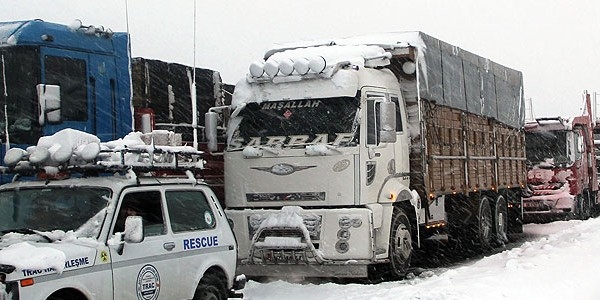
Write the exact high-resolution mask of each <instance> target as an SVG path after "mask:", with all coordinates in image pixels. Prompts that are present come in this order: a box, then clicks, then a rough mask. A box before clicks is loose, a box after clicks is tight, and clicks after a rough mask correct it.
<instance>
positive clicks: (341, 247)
mask: <svg viewBox="0 0 600 300" xmlns="http://www.w3.org/2000/svg"><path fill="white" fill-rule="evenodd" d="M335 250H336V251H337V252H339V253H346V252H348V250H350V245H349V244H348V242H346V241H338V242H337V243H336V244H335Z"/></svg>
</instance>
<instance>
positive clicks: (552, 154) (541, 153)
mask: <svg viewBox="0 0 600 300" xmlns="http://www.w3.org/2000/svg"><path fill="white" fill-rule="evenodd" d="M567 133H568V132H567V131H535V132H527V133H525V144H526V152H527V160H528V161H529V162H530V163H532V164H537V163H540V162H547V163H551V164H568V163H570V162H571V160H570V159H569V151H568V140H567Z"/></svg>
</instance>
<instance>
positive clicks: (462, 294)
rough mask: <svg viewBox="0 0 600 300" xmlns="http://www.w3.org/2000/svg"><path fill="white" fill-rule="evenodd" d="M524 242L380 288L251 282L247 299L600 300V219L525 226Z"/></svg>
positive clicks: (246, 292)
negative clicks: (470, 260)
mask: <svg viewBox="0 0 600 300" xmlns="http://www.w3.org/2000/svg"><path fill="white" fill-rule="evenodd" d="M524 236H525V241H524V242H523V243H522V244H520V245H517V246H516V247H513V248H511V249H508V250H505V251H502V252H499V253H497V254H492V255H489V256H486V257H484V258H482V259H480V260H477V261H475V262H471V263H466V264H465V263H461V264H457V265H456V266H452V267H448V268H444V269H436V270H433V271H426V272H423V273H422V274H420V276H417V277H415V278H413V279H406V280H402V281H395V282H384V283H379V284H336V283H321V284H314V283H303V284H301V283H289V282H283V281H273V282H269V283H259V282H256V281H250V282H248V284H247V285H246V288H245V289H244V299H247V300H259V299H260V300H268V299H278V300H279V299H289V300H295V299H298V300H317V299H319V300H325V299H332V300H333V299H334V300H341V299H343V300H351V299H360V300H365V299H373V300H375V299H377V300H379V299H382V300H383V299H403V300H404V299H413V300H417V299H419V300H429V299H430V300H469V299H473V300H482V299H486V300H493V299H510V300H516V299H527V300H533V299H544V300H554V299H560V300H563V299H577V300H583V299H600V276H599V274H600V272H599V269H600V218H598V219H590V220H587V221H560V222H553V223H549V224H528V225H526V226H525V234H524Z"/></svg>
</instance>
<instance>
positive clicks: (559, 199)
mask: <svg viewBox="0 0 600 300" xmlns="http://www.w3.org/2000/svg"><path fill="white" fill-rule="evenodd" d="M584 97H585V108H586V110H585V111H584V113H583V114H582V115H581V116H577V117H574V118H567V119H564V118H561V117H552V118H538V119H536V120H535V121H531V122H527V123H526V124H525V144H526V151H527V162H528V172H527V186H528V191H529V197H525V198H523V219H524V221H525V222H544V221H552V220H561V219H572V218H578V219H587V218H589V217H591V216H592V214H593V211H595V208H596V206H597V204H598V169H597V168H596V158H595V146H594V137H593V130H594V122H593V119H592V115H591V101H590V95H589V94H588V93H587V92H586V93H585V94H584Z"/></svg>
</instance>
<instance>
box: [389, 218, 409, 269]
mask: <svg viewBox="0 0 600 300" xmlns="http://www.w3.org/2000/svg"><path fill="white" fill-rule="evenodd" d="M411 252H412V238H411V236H410V231H409V230H408V228H407V227H406V225H405V224H403V223H400V224H399V225H398V229H397V230H396V234H395V235H394V253H393V255H394V257H396V261H397V262H399V263H404V262H405V261H406V260H407V259H408V258H409V257H410V253H411Z"/></svg>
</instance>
